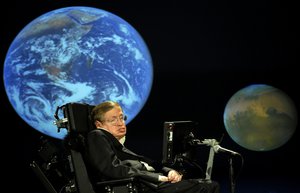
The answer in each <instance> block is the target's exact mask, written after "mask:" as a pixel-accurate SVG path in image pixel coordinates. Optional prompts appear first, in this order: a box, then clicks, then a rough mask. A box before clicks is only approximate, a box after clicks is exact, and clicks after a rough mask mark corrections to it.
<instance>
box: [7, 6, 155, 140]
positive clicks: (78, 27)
mask: <svg viewBox="0 0 300 193" xmlns="http://www.w3.org/2000/svg"><path fill="white" fill-rule="evenodd" d="M3 76H4V77H3V78H4V84H5V91H6V93H7V96H8V99H9V101H10V103H11V105H12V106H13V108H14V109H15V111H16V112H17V113H18V115H19V116H20V117H21V118H22V119H23V120H24V121H25V122H26V123H28V124H29V125H30V126H31V127H33V128H34V129H36V130H38V131H40V132H42V133H44V134H46V135H49V136H52V137H55V138H63V137H64V136H65V134H66V130H64V129H63V130H61V131H60V132H57V127H56V126H55V125H54V124H53V121H54V116H53V115H54V113H55V110H56V108H57V106H61V105H64V104H66V103H69V102H82V103H88V104H92V105H95V104H98V103H100V102H102V101H105V100H114V101H118V102H119V103H120V104H121V105H122V107H123V109H124V112H125V114H126V115H127V117H128V121H127V123H128V122H130V121H131V120H132V119H133V118H134V117H135V116H136V115H137V114H138V113H139V111H140V110H141V109H142V107H143V106H144V104H145V102H146V100H147V98H148V96H149V94H150V90H151V86H152V80H153V66H152V60H151V56H150V53H149V50H148V48H147V46H146V44H145V42H144V40H143V39H142V37H141V36H140V34H139V33H138V32H137V31H136V30H135V29H134V28H133V27H132V26H131V25H130V24H129V23H127V22H126V21H125V20H123V19H122V18H120V17H118V16H116V15H114V14H112V13H110V12H107V11H104V10H101V9H96V8H92V7H66V8H61V9H57V10H53V11H51V12H48V13H45V14H44V15H41V16H40V17H38V18H36V19H35V20H33V21H32V22H30V23H29V24H28V25H27V26H25V27H24V29H23V30H22V31H21V32H20V33H19V34H18V35H17V36H16V37H15V39H14V41H13V42H12V43H11V45H10V47H9V49H8V52H7V55H6V58H5V63H4V74H3Z"/></svg>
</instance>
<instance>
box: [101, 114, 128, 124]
mask: <svg viewBox="0 0 300 193" xmlns="http://www.w3.org/2000/svg"><path fill="white" fill-rule="evenodd" d="M119 120H120V122H121V123H124V122H125V121H126V120H127V116H126V115H120V116H119V117H113V118H111V119H107V120H105V122H108V123H109V124H111V125H117V124H118V121H119Z"/></svg>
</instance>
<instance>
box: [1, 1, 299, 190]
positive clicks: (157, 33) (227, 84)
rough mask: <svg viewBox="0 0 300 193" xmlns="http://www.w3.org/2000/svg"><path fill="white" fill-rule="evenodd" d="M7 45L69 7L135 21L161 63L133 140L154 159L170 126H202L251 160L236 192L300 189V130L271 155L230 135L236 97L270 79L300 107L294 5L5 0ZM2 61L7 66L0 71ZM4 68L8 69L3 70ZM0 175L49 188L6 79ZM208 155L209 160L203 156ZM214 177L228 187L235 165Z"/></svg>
mask: <svg viewBox="0 0 300 193" xmlns="http://www.w3.org/2000/svg"><path fill="white" fill-rule="evenodd" d="M1 4H2V5H1V14H2V21H1V26H2V27H1V31H0V46H1V47H0V50H1V63H2V64H4V60H5V55H6V52H7V50H8V48H9V46H10V44H11V43H12V41H13V39H14V38H15V36H16V35H17V34H18V33H19V32H20V31H21V30H22V29H23V28H24V27H25V26H26V25H27V24H28V23H29V22H31V21H32V20H33V19H35V18H37V17H38V16H40V15H42V14H44V13H46V12H49V11H52V10H54V9H58V8H62V7H67V6H78V5H80V6H91V7H96V8H100V9H104V10H106V11H110V12H112V13H114V14H116V15H118V16H120V17H121V18H123V19H125V20H126V21H127V22H129V23H130V24H131V25H132V26H133V27H134V28H135V29H136V30H137V31H138V32H139V33H140V34H141V36H142V37H143V38H144V40H145V42H146V44H147V45H148V48H149V50H150V53H151V55H152V59H153V65H154V80H153V87H152V91H151V94H150V96H149V99H148V101H147V102H146V104H145V106H144V107H143V109H142V110H141V112H140V113H139V115H138V116H137V117H136V118H135V119H134V120H133V121H132V122H131V123H129V124H128V135H127V142H126V143H127V146H128V147H130V149H132V150H134V151H136V152H137V153H142V154H144V155H147V156H149V157H152V158H155V159H158V160H159V159H161V157H162V134H163V122H164V121H175V120H194V121H197V122H199V133H200V134H201V137H203V138H215V139H220V138H221V136H222V135H223V136H224V137H223V141H222V144H221V145H222V146H223V147H226V148H228V149H233V150H235V151H238V152H240V153H241V154H242V155H243V157H244V160H245V165H244V167H243V170H242V173H241V174H240V176H239V178H238V180H237V186H236V192H237V193H254V192H255V193H267V192H270V193H271V192H272V193H295V192H300V188H299V187H298V185H297V183H299V175H298V173H297V170H299V166H298V164H299V161H300V159H299V158H297V157H298V156H299V155H297V153H298V152H299V151H298V147H299V141H298V140H299V128H298V127H297V129H296V132H295V134H294V135H293V137H292V138H291V139H290V140H289V141H288V142H287V143H286V144H285V145H283V146H282V147H280V148H278V149H276V150H273V151H269V152H254V151H249V150H246V149H244V148H242V147H240V146H239V145H237V144H236V143H235V142H234V141H232V140H231V139H230V137H229V136H228V134H227V133H226V130H225V128H224V124H223V112H224V108H225V105H226V103H227V101H228V100H229V99H230V97H231V96H232V95H233V94H234V93H235V92H236V91H238V90H239V89H241V88H243V87H245V86H248V85H250V84H254V83H262V84H269V85H272V86H274V87H277V88H279V89H281V90H282V91H284V92H285V93H287V94H288V95H289V96H290V97H291V99H292V100H293V101H294V102H295V105H296V108H297V109H299V102H298V101H299V100H298V99H299V94H298V91H297V89H298V86H297V83H298V82H299V79H300V78H299V74H298V70H296V65H297V64H298V63H299V61H298V58H297V57H296V56H297V55H296V53H297V52H296V48H298V45H299V43H298V34H296V27H297V25H298V23H299V22H298V21H299V20H298V14H297V12H298V10H297V6H296V3H291V2H289V1H279V0H275V1H267V0H261V1H226V0H204V1H175V0H174V1H171V0H164V1H161V2H159V1H158V2H155V1H147V2H144V1H115V0H112V1H101V0H94V1H91V0H90V1H76V0H70V1H67V0H60V1H54V0H27V1H20V2H18V1H12V0H11V1H9V2H5V5H4V2H1ZM2 69H3V67H2V68H1V70H2ZM1 73H2V71H1ZM0 97H1V98H0V104H1V109H0V112H1V124H2V126H1V130H2V140H1V166H2V168H1V170H3V172H1V174H2V175H1V176H2V178H3V179H4V180H2V182H1V184H2V183H3V186H2V187H3V189H4V187H6V188H7V189H6V190H8V191H9V192H28V193H30V192H32V193H35V192H46V191H45V189H44V187H43V186H42V185H41V184H40V182H39V180H38V179H37V177H36V176H35V175H34V174H33V172H32V171H31V169H30V168H29V163H30V161H31V160H32V159H33V156H34V154H35V153H36V148H37V145H38V144H39V138H40V136H41V133H39V132H38V131H36V130H34V129H33V128H31V127H30V126H28V125H27V124H26V123H25V122H24V121H23V120H22V119H21V118H20V117H19V116H18V115H17V113H16V112H15V111H14V109H13V108H12V106H11V105H10V103H9V101H8V98H7V96H6V93H5V90H4V85H3V83H2V84H1V95H0ZM203 159H204V160H206V159H207V156H206V155H205V157H204V158H203ZM212 178H213V179H217V180H219V181H220V182H221V184H222V193H226V192H229V189H228V180H229V179H228V163H227V159H225V158H224V157H223V156H222V155H220V154H218V155H216V157H215V165H214V169H213V173H212Z"/></svg>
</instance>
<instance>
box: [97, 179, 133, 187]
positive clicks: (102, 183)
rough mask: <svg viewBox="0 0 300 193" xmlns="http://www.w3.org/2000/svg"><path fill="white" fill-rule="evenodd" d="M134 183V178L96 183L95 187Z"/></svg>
mask: <svg viewBox="0 0 300 193" xmlns="http://www.w3.org/2000/svg"><path fill="white" fill-rule="evenodd" d="M131 182H136V179H135V178H134V177H130V178H124V179H117V180H107V181H101V182H96V186H106V185H124V184H127V183H131Z"/></svg>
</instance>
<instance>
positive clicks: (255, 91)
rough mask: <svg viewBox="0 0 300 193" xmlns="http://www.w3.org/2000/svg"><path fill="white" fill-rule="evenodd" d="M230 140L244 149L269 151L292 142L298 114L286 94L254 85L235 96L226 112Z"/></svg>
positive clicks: (229, 102) (228, 104)
mask: <svg viewBox="0 0 300 193" xmlns="http://www.w3.org/2000/svg"><path fill="white" fill-rule="evenodd" d="M224 124H225V128H226V130H227V132H228V134H229V135H230V137H231V138H232V139H233V140H234V141H235V142H236V143H238V144H239V145H241V146H242V147H244V148H246V149H249V150H254V151H269V150H274V149H276V148H278V147H281V146H282V145H284V144H285V143H287V142H288V141H289V139H290V138H291V137H292V135H293V133H294V132H295V130H296V127H297V110H296V108H295V105H294V103H293V101H292V100H291V99H290V98H289V96H288V95H287V94H286V93H284V92H283V91H281V90H279V89H277V88H275V87H272V86H269V85H264V84H253V85H250V86H247V87H245V88H243V89H241V90H239V91H238V92H236V93H235V94H234V95H233V96H232V97H231V98H230V100H229V101H228V103H227V105H226V107H225V111H224Z"/></svg>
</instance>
